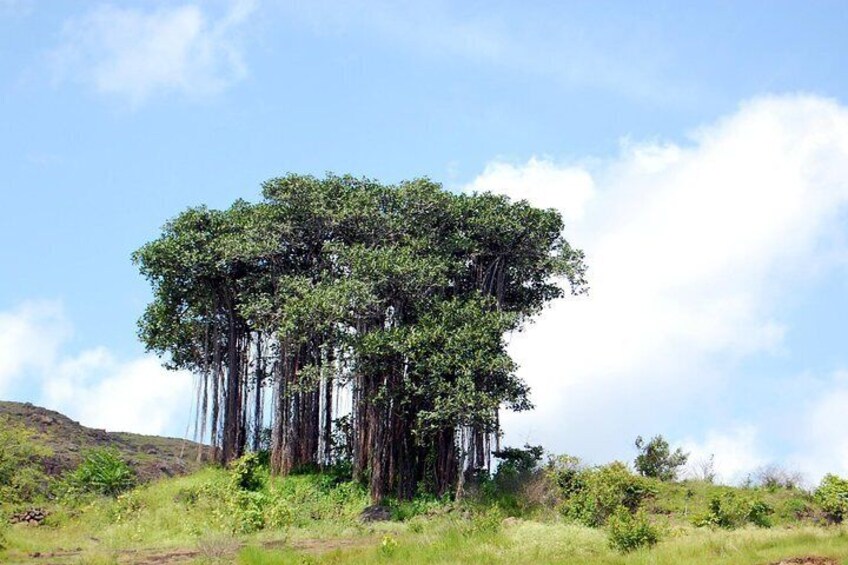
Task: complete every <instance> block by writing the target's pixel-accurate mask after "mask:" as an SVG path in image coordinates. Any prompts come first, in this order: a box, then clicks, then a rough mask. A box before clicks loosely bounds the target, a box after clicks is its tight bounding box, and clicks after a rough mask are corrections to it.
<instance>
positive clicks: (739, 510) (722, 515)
mask: <svg viewBox="0 0 848 565" xmlns="http://www.w3.org/2000/svg"><path fill="white" fill-rule="evenodd" d="M773 513H774V509H773V508H772V507H771V506H769V505H768V504H766V503H765V502H763V501H761V500H750V499H748V498H745V497H742V496H738V495H737V494H736V493H734V492H731V491H728V492H725V493H722V494H717V495H714V496H713V497H712V498H711V499H710V502H709V509H708V510H707V512H706V513H705V514H702V515H700V516H696V517H695V519H694V520H693V523H694V524H695V525H696V526H699V527H704V526H707V527H713V528H724V529H726V530H733V529H735V528H738V527H740V526H744V525H745V524H748V523H750V524H754V525H756V526H760V527H763V528H768V527H771V515H772V514H773Z"/></svg>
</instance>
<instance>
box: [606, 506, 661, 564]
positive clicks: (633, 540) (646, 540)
mask: <svg viewBox="0 0 848 565" xmlns="http://www.w3.org/2000/svg"><path fill="white" fill-rule="evenodd" d="M607 528H608V529H607V533H608V535H609V544H610V547H612V548H613V549H616V550H618V551H621V552H622V553H627V552H630V551H634V550H636V549H639V548H640V547H652V546H654V545H656V543H657V542H658V541H659V539H660V531H659V528H657V527H656V526H654V525H652V524H651V523H650V522H649V521H648V518H647V517H646V516H645V513H644V512H643V511H641V510H640V511H639V512H637V513H636V514H632V513H630V512H629V511H628V510H627V509H626V508H624V507H623V506H620V507H619V508H618V510H616V511H615V513H614V514H613V515H612V516H610V518H609V523H608V525H607Z"/></svg>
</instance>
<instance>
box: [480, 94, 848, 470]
mask: <svg viewBox="0 0 848 565" xmlns="http://www.w3.org/2000/svg"><path fill="white" fill-rule="evenodd" d="M467 188H468V189H469V190H487V189H488V190H493V191H498V192H503V193H506V194H508V195H510V196H512V197H515V198H527V199H528V200H530V201H531V202H533V203H536V204H538V205H541V206H546V207H549V206H553V207H556V208H558V209H559V210H561V211H562V213H563V215H564V217H565V218H566V219H567V220H569V225H567V228H566V234H567V235H568V237H569V239H570V241H571V242H572V243H573V244H575V245H576V246H578V247H581V248H583V249H584V250H585V251H586V254H587V261H588V264H589V266H590V271H589V279H590V284H591V287H592V290H591V292H590V294H589V296H586V297H580V298H572V299H569V300H565V301H562V302H560V303H557V304H555V305H554V306H553V307H552V308H550V309H549V310H547V311H546V312H545V313H544V314H543V315H542V316H541V318H540V319H539V320H538V322H537V323H535V324H534V325H533V326H531V327H530V328H529V329H528V330H527V331H525V332H523V333H521V334H518V335H516V336H513V338H512V341H511V344H510V347H511V348H512V352H513V354H514V356H515V357H516V358H517V360H518V361H519V363H521V366H522V369H521V372H522V375H523V376H524V378H525V379H527V381H528V382H529V383H530V385H531V386H532V388H533V391H534V394H533V399H534V401H535V403H536V405H537V409H536V410H535V411H534V412H532V413H528V414H520V415H510V416H507V418H506V429H507V432H508V439H509V440H511V441H512V442H513V443H520V442H523V441H527V440H531V441H537V442H542V443H544V444H546V445H548V446H550V447H551V448H553V449H557V450H559V451H569V452H573V453H577V454H581V455H585V456H587V457H589V458H590V459H594V460H605V459H608V458H610V457H624V458H629V457H632V454H633V450H632V440H633V438H635V436H636V435H637V434H642V435H648V434H651V433H654V432H656V431H663V430H664V431H665V433H666V436H667V437H669V436H671V438H672V439H673V438H675V437H676V439H678V440H682V439H683V438H684V437H687V436H688V435H690V434H691V433H694V431H693V430H698V433H700V434H701V441H702V442H706V445H707V446H709V445H710V442H712V443H713V444H715V445H714V446H713V447H718V446H722V447H726V448H727V449H725V450H724V451H725V452H727V453H733V452H734V449H735V448H733V446H734V445H744V443H745V442H747V441H753V438H754V436H753V435H751V436H750V437H749V436H747V435H744V434H743V435H742V436H740V435H739V434H740V433H739V432H738V431H737V432H731V433H730V437H731V438H735V439H733V440H732V441H731V440H727V441H724V442H723V441H722V440H720V436H707V437H704V434H705V433H706V430H709V429H713V428H715V427H716V425H717V424H716V422H715V421H713V422H712V423H711V424H712V425H710V422H709V420H710V419H711V418H713V419H715V418H717V417H718V418H722V417H723V416H724V415H725V414H726V412H727V411H728V410H730V409H731V408H730V407H729V406H728V404H732V403H734V402H739V401H741V400H742V399H739V398H736V397H734V395H733V390H732V386H731V383H730V381H729V376H730V375H732V376H733V377H734V378H744V375H738V374H735V373H734V371H735V370H736V363H737V362H738V361H741V360H744V359H750V358H751V357H752V356H754V357H756V356H763V355H774V354H779V353H780V352H781V350H782V349H783V348H785V347H787V340H786V339H785V336H786V333H787V330H788V328H787V326H786V323H787V322H786V321H785V320H784V319H783V318H782V311H781V309H780V305H781V299H782V298H785V297H786V296H787V294H788V293H789V292H791V291H793V290H797V289H799V288H803V286H804V285H805V284H810V282H811V280H812V279H813V278H814V277H815V276H816V275H817V274H820V273H822V272H826V271H827V269H828V268H829V267H830V266H831V265H830V263H829V261H831V260H832V259H833V257H834V256H836V255H838V253H836V254H835V253H831V252H833V251H834V247H836V246H839V245H840V244H839V240H840V239H841V238H840V237H839V236H837V235H835V234H839V233H841V231H843V230H842V229H841V223H840V221H839V214H840V213H841V212H843V211H844V209H845V204H846V203H848V110H847V109H846V108H844V107H842V106H840V105H839V104H837V103H836V102H834V101H831V100H825V99H821V98H817V97H813V96H784V97H767V98H759V99H756V100H752V101H749V102H747V103H745V104H743V105H742V106H741V107H740V108H739V110H738V111H737V112H735V113H734V114H733V115H730V116H727V117H725V118H724V119H721V120H719V121H717V122H716V123H713V124H709V125H707V126H704V127H702V128H700V129H698V130H696V131H695V132H694V133H692V134H691V136H690V137H689V138H688V139H687V141H686V143H655V142H652V143H644V144H642V143H634V142H632V141H628V142H625V143H624V144H623V147H622V150H621V153H620V155H619V156H618V157H616V158H614V159H611V160H608V161H604V162H594V164H593V165H591V166H586V165H579V164H578V165H572V164H566V165H561V164H558V163H554V162H552V161H550V160H544V159H538V158H534V159H531V160H530V161H529V162H527V163H525V164H518V165H516V164H510V163H503V162H496V163H493V164H490V165H489V166H487V167H486V169H485V171H484V172H483V173H482V174H481V175H480V176H479V177H478V178H476V179H474V181H473V182H472V183H470V185H469V186H468V187H467ZM827 398H828V399H829V400H828V401H832V400H830V397H827ZM728 399H729V400H730V402H728ZM828 410H831V408H830V407H829V406H828ZM832 410H834V411H835V410H838V409H837V408H832ZM817 426H818V424H817V423H812V424H811V429H817ZM719 427H720V426H719ZM723 433H725V434H726V433H728V432H723ZM746 433H749V432H746ZM757 437H758V438H759V437H760V436H757ZM716 457H717V461H716V462H717V464H718V465H725V466H727V469H725V472H726V473H730V474H733V473H736V472H738V471H739V470H740V469H741V468H742V467H744V466H745V465H743V464H741V463H740V464H737V463H735V461H740V459H739V458H738V457H736V456H732V457H731V456H730V455H728V461H727V462H725V463H722V462H721V461H718V454H717V456H716ZM753 462H754V461H753V459H751V460H743V463H745V464H746V465H747V464H751V463H753ZM842 464H843V465H844V464H845V462H843V463H842ZM843 469H844V470H848V466H846V467H843Z"/></svg>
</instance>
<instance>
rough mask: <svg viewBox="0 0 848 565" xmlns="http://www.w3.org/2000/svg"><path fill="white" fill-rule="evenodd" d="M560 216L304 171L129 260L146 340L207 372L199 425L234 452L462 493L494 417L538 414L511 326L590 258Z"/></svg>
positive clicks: (384, 484)
mask: <svg viewBox="0 0 848 565" xmlns="http://www.w3.org/2000/svg"><path fill="white" fill-rule="evenodd" d="M562 231H563V223H562V219H561V217H560V215H559V214H558V213H557V212H556V211H554V210H541V209H538V208H534V207H532V206H530V205H529V204H528V203H527V202H525V201H518V202H513V201H510V200H509V199H508V198H506V197H504V196H497V195H493V194H488V193H486V194H453V193H450V192H448V191H446V190H444V189H443V188H442V187H441V186H440V185H439V184H437V183H435V182H433V181H430V180H428V179H416V180H412V181H408V182H402V183H400V184H398V185H396V186H386V185H383V184H380V183H377V182H374V181H371V180H368V179H359V178H353V177H350V176H335V175H328V176H326V177H325V178H323V179H318V178H314V177H311V176H300V175H288V176H285V177H281V178H275V179H271V180H269V181H267V182H266V183H264V185H263V199H262V200H261V201H260V202H258V203H255V204H252V203H248V202H244V201H237V202H235V203H234V204H233V205H232V206H231V207H230V208H229V209H227V210H212V209H209V208H206V207H205V206H200V207H196V208H190V209H188V210H186V211H185V212H183V213H181V214H180V215H178V216H177V217H176V218H174V219H173V220H171V221H170V222H168V223H167V224H166V225H165V227H164V228H163V231H162V234H161V236H160V237H159V238H158V239H156V240H154V241H152V242H150V243H148V244H146V245H144V246H143V247H142V248H140V249H139V250H138V251H136V252H135V253H134V255H133V260H134V262H135V263H136V264H137V265H138V266H139V268H140V270H141V273H142V274H143V275H144V276H145V277H146V278H147V279H148V280H149V282H150V283H151V285H152V287H153V300H152V301H151V303H150V304H149V305H148V306H147V308H146V310H145V312H144V314H143V316H142V318H141V319H140V321H139V335H140V337H141V339H142V341H143V342H144V343H145V345H146V347H147V348H148V349H149V350H152V351H155V352H157V353H158V354H160V355H162V356H163V357H164V358H165V359H166V363H167V365H168V366H169V367H171V368H174V369H188V370H191V371H193V372H194V373H196V374H197V375H199V379H198V383H199V384H198V389H197V395H198V397H197V406H198V411H197V429H198V434H199V435H200V437H201V439H207V438H208V439H209V441H210V442H211V444H212V445H213V446H215V447H216V449H217V451H216V452H217V453H218V457H219V458H220V460H221V461H222V462H229V461H231V460H233V459H235V458H236V457H238V456H240V455H241V454H242V453H243V452H244V451H245V450H246V449H259V448H260V447H261V445H262V437H263V434H262V432H263V430H265V429H269V430H270V438H271V446H270V447H271V463H272V468H273V470H274V471H275V472H279V473H288V472H290V471H292V470H294V469H297V468H301V467H304V466H323V465H330V464H333V463H335V462H337V460H338V459H339V458H340V457H349V458H350V461H351V464H352V468H353V473H354V475H355V476H357V477H359V478H362V479H363V480H367V481H369V484H370V488H371V493H372V496H373V497H374V498H375V499H381V498H383V497H384V496H386V495H388V494H395V495H396V496H398V497H401V498H408V497H411V496H412V495H413V494H414V493H415V492H416V490H418V489H421V488H424V489H427V490H429V491H431V492H435V493H437V494H443V493H445V492H447V491H448V490H450V489H461V486H462V480H463V476H464V474H466V473H467V472H473V471H474V470H476V469H479V468H482V467H486V466H488V465H489V457H490V453H491V450H492V445H491V444H492V443H493V442H495V443H496V442H497V438H498V434H499V424H498V421H499V418H498V412H499V410H500V408H502V407H506V408H509V409H512V410H526V409H528V408H530V407H531V405H530V401H529V398H528V388H527V385H526V384H525V383H524V382H523V381H522V380H521V379H520V378H519V377H517V376H516V372H515V369H516V366H515V363H514V362H513V360H512V359H511V358H510V357H509V355H508V354H507V352H506V348H505V342H504V336H505V335H506V334H507V333H508V332H511V331H516V330H519V329H520V328H521V327H522V326H523V325H524V323H525V322H527V321H528V320H529V319H530V318H531V317H532V316H533V315H535V314H537V313H538V312H539V311H540V310H541V309H542V308H543V307H544V305H545V304H546V303H548V302H549V301H551V300H552V299H555V298H557V297H560V296H562V295H563V294H564V292H565V290H564V289H563V288H562V286H561V283H562V282H565V283H566V286H567V287H568V288H569V289H570V291H571V292H572V293H580V292H583V291H584V290H585V288H586V282H585V265H584V262H583V254H582V253H581V252H580V251H579V250H577V249H574V248H572V247H571V246H570V245H569V244H568V242H567V241H566V240H565V239H564V238H563V235H562Z"/></svg>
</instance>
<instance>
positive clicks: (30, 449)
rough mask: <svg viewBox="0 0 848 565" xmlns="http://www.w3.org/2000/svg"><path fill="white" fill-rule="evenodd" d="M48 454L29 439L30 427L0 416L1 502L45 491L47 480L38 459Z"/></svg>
mask: <svg viewBox="0 0 848 565" xmlns="http://www.w3.org/2000/svg"><path fill="white" fill-rule="evenodd" d="M49 454H50V453H49V451H48V450H46V449H44V448H42V447H39V446H37V445H36V444H35V443H34V442H33V441H32V433H31V432H30V431H29V430H27V429H26V428H23V427H20V426H14V425H12V424H11V423H10V422H9V421H7V420H6V419H5V418H0V506H2V504H3V503H6V504H19V503H23V502H30V501H33V500H35V499H37V498H40V497H44V496H45V495H46V494H48V492H49V482H48V479H47V477H46V476H45V474H44V473H43V472H42V471H41V468H40V465H39V463H38V460H39V459H40V458H42V457H46V456H48V455H49Z"/></svg>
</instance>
